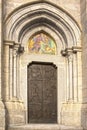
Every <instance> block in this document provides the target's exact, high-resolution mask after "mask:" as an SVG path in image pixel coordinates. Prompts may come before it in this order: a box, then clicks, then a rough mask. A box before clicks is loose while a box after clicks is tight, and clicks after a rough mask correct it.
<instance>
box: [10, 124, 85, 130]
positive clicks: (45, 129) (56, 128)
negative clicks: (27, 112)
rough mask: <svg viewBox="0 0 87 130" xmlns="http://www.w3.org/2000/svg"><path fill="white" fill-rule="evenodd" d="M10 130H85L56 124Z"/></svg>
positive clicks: (27, 126) (11, 129) (32, 125)
mask: <svg viewBox="0 0 87 130" xmlns="http://www.w3.org/2000/svg"><path fill="white" fill-rule="evenodd" d="M8 130H83V128H81V127H73V126H64V125H56V124H29V125H21V126H13V125H12V126H10V127H9V129H8Z"/></svg>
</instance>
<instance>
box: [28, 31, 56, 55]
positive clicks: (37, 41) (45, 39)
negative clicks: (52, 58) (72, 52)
mask: <svg viewBox="0 0 87 130" xmlns="http://www.w3.org/2000/svg"><path fill="white" fill-rule="evenodd" d="M28 49H29V52H30V53H36V54H38V53H39V54H56V44H55V41H54V40H53V39H52V38H51V37H50V36H49V35H47V34H45V33H39V34H36V35H34V36H33V37H32V38H31V39H30V40H29V44H28Z"/></svg>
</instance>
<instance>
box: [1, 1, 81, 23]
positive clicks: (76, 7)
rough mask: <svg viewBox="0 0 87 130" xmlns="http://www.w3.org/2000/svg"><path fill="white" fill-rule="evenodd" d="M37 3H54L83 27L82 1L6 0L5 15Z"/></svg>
mask: <svg viewBox="0 0 87 130" xmlns="http://www.w3.org/2000/svg"><path fill="white" fill-rule="evenodd" d="M35 1H42V2H43V1H48V2H52V3H53V4H54V5H58V6H59V7H61V8H62V9H64V10H66V11H67V12H68V13H69V14H70V15H71V16H73V17H74V19H76V21H77V22H78V23H79V25H81V23H80V0H72V1H71V0H54V1H53V0H6V1H5V2H4V4H5V9H4V13H5V14H4V15H5V16H7V15H8V14H9V13H11V12H12V11H13V10H14V9H16V8H18V7H20V6H21V5H24V4H27V3H31V2H35Z"/></svg>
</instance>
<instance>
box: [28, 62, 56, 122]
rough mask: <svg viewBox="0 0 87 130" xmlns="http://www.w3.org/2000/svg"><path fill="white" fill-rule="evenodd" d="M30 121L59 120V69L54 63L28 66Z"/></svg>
mask: <svg viewBox="0 0 87 130" xmlns="http://www.w3.org/2000/svg"><path fill="white" fill-rule="evenodd" d="M28 91H29V92H28V117H29V123H56V122H57V70H56V68H55V67H54V66H53V64H47V65H46V64H40V63H39V64H35V63H32V65H30V66H29V67H28Z"/></svg>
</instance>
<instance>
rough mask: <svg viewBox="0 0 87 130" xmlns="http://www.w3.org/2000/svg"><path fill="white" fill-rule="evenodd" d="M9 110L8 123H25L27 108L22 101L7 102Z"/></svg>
mask: <svg viewBox="0 0 87 130" xmlns="http://www.w3.org/2000/svg"><path fill="white" fill-rule="evenodd" d="M5 106H6V110H7V113H6V114H7V116H6V117H7V119H6V120H7V121H6V122H7V123H8V125H22V124H25V109H24V104H23V102H22V101H19V100H16V99H15V100H14V99H13V100H11V101H6V102H5Z"/></svg>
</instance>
